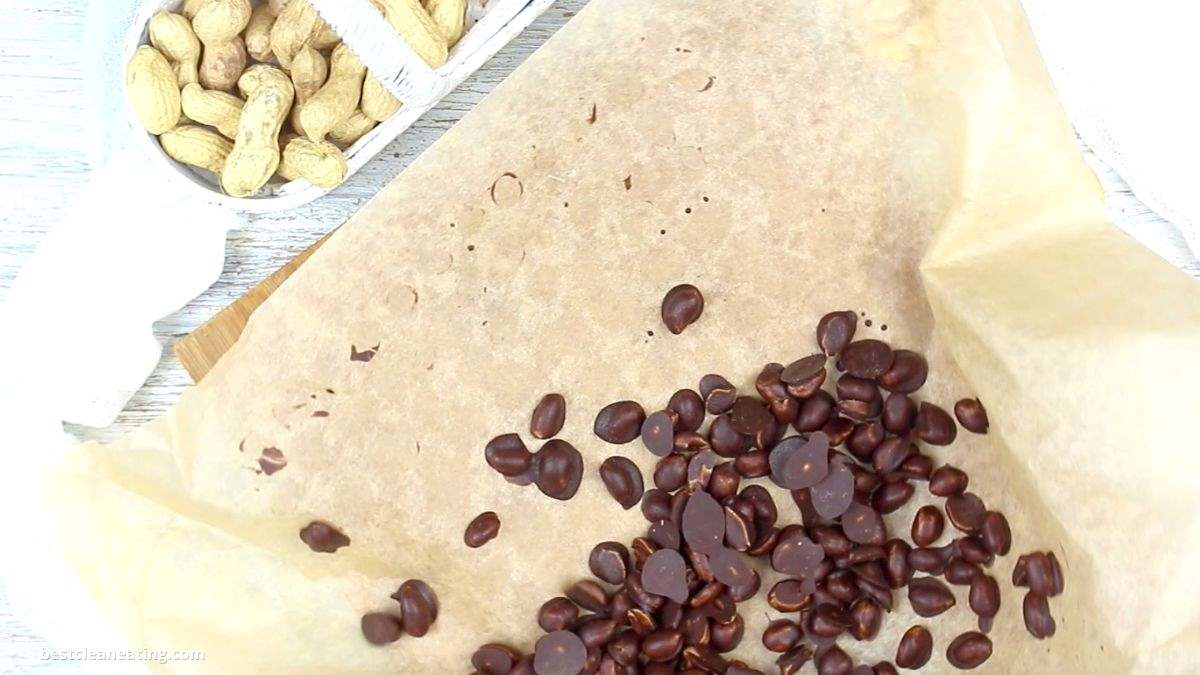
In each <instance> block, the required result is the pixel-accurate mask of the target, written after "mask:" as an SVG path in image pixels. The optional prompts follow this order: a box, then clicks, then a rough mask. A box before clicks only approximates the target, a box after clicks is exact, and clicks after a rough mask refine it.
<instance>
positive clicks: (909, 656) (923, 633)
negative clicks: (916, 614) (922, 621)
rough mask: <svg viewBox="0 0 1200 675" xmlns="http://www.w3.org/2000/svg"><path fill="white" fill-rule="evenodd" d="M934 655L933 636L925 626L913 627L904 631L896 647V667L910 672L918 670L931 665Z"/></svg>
mask: <svg viewBox="0 0 1200 675" xmlns="http://www.w3.org/2000/svg"><path fill="white" fill-rule="evenodd" d="M932 655H933V635H931V634H930V633H929V629H927V628H925V627H924V626H913V627H911V628H909V629H908V630H906V631H904V635H902V636H901V637H900V644H899V645H898V646H897V647H896V665H897V666H900V667H901V668H905V669H908V670H917V669H919V668H921V667H923V666H924V665H925V664H926V663H929V657H931V656H932Z"/></svg>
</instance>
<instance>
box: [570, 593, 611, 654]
mask: <svg viewBox="0 0 1200 675" xmlns="http://www.w3.org/2000/svg"><path fill="white" fill-rule="evenodd" d="M565 595H566V596H567V599H568V600H570V601H571V602H573V603H575V604H577V605H579V606H580V607H582V608H584V609H586V610H588V611H589V612H598V613H601V614H604V613H607V611H608V593H606V592H605V591H604V587H603V586H601V585H600V584H598V583H596V582H595V581H592V580H591V579H581V580H579V581H576V582H575V583H574V584H572V585H571V587H570V588H568V589H567V592H566V593H565ZM589 646H590V645H589Z"/></svg>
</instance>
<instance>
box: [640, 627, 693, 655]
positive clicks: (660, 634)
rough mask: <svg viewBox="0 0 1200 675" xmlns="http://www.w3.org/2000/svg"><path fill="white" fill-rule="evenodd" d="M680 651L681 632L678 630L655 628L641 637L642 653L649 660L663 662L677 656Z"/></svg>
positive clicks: (681, 648) (681, 649)
mask: <svg viewBox="0 0 1200 675" xmlns="http://www.w3.org/2000/svg"><path fill="white" fill-rule="evenodd" d="M681 651H683V633H680V632H679V631H678V630H671V629H661V630H656V631H654V632H653V633H651V634H649V635H647V636H646V637H645V638H644V639H642V654H644V655H645V657H646V658H647V659H649V660H651V661H655V662H658V663H664V662H667V661H670V660H671V659H673V658H675V657H676V656H679V652H681Z"/></svg>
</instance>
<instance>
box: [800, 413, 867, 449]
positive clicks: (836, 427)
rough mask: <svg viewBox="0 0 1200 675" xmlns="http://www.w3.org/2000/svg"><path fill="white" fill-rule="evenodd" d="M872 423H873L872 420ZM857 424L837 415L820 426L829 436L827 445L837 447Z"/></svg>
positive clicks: (844, 441)
mask: <svg viewBox="0 0 1200 675" xmlns="http://www.w3.org/2000/svg"><path fill="white" fill-rule="evenodd" d="M798 418H799V417H798V416H797V419H798ZM872 424H875V423H874V422H872ZM858 426H860V425H856V424H855V423H854V420H851V419H848V418H845V417H837V418H834V419H831V420H829V421H828V422H826V423H825V426H823V427H821V431H824V432H825V435H826V436H828V437H829V445H830V446H831V447H837V446H839V445H841V444H842V443H846V442H847V440H848V439H849V438H850V436H851V434H853V433H854V431H855V430H856V429H857V428H858Z"/></svg>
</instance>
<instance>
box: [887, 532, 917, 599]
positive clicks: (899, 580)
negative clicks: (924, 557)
mask: <svg viewBox="0 0 1200 675" xmlns="http://www.w3.org/2000/svg"><path fill="white" fill-rule="evenodd" d="M911 550H912V548H911V547H910V546H909V545H908V543H907V542H905V541H903V540H901V539H889V540H888V541H887V543H885V544H884V545H883V552H884V555H885V558H884V566H883V571H884V575H885V576H886V577H887V581H888V586H889V587H891V588H903V587H904V586H906V585H908V581H909V579H912V574H913V572H912V567H911V566H910V565H909V564H908V553H909V551H911Z"/></svg>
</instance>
